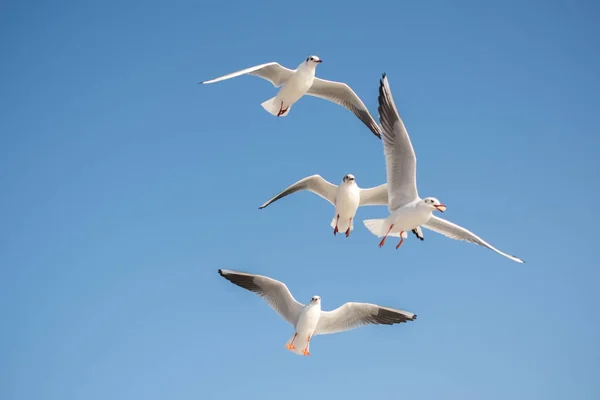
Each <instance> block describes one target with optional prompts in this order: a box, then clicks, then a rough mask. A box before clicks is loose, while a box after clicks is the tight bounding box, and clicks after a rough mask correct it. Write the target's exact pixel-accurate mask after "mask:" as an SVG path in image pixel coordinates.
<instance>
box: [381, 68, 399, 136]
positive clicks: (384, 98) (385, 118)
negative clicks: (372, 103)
mask: <svg viewBox="0 0 600 400" xmlns="http://www.w3.org/2000/svg"><path fill="white" fill-rule="evenodd" d="M388 87H389V84H388V82H387V76H386V74H385V73H383V76H382V78H381V79H380V80H379V96H378V97H377V101H378V103H379V104H378V106H377V111H378V112H379V122H380V124H381V128H382V131H383V134H384V135H385V136H386V137H388V139H391V140H393V134H392V132H393V127H394V122H395V120H396V119H397V117H396V115H395V114H396V112H395V106H394V103H393V100H392V94H391V93H390V91H389V89H388Z"/></svg>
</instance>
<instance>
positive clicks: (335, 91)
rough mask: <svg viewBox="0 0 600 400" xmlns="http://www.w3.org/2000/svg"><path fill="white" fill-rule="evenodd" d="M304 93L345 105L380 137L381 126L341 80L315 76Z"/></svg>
mask: <svg viewBox="0 0 600 400" xmlns="http://www.w3.org/2000/svg"><path fill="white" fill-rule="evenodd" d="M306 94H308V95H311V96H314V97H320V98H322V99H325V100H329V101H332V102H334V103H336V104H338V105H340V106H343V107H346V108H347V109H348V110H350V111H352V112H353V113H354V115H356V116H357V117H358V119H360V120H361V121H362V122H363V124H365V125H366V126H367V127H368V128H369V129H370V130H371V132H373V134H374V135H375V136H377V137H378V138H380V139H381V128H380V127H379V125H377V121H375V118H373V116H372V115H371V113H369V110H368V109H367V106H365V103H363V101H362V100H361V99H360V97H358V95H357V94H356V93H355V92H354V90H352V88H351V87H350V86H348V85H347V84H345V83H343V82H335V81H328V80H326V79H321V78H317V77H315V79H314V81H313V84H312V86H311V87H310V89H308V92H306Z"/></svg>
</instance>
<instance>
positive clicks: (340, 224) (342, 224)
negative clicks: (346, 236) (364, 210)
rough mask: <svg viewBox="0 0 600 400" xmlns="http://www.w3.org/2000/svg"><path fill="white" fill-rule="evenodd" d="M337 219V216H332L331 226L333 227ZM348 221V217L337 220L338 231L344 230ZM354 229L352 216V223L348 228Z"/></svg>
mask: <svg viewBox="0 0 600 400" xmlns="http://www.w3.org/2000/svg"><path fill="white" fill-rule="evenodd" d="M336 220H337V216H334V217H333V219H332V220H331V224H330V225H331V227H332V228H335V222H336ZM348 222H350V220H349V219H340V220H339V221H338V231H340V232H342V233H343V232H346V229H348ZM353 229H354V218H352V223H351V224H350V230H351V231H352V230H353Z"/></svg>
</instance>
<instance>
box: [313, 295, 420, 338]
mask: <svg viewBox="0 0 600 400" xmlns="http://www.w3.org/2000/svg"><path fill="white" fill-rule="evenodd" d="M415 319H417V315H416V314H413V313H411V312H408V311H403V310H397V309H395V308H389V307H382V306H379V305H377V304H370V303H354V302H350V303H346V304H344V305H342V306H341V307H338V308H336V309H335V310H333V311H321V317H320V318H319V322H318V324H317V328H316V329H315V333H314V334H315V335H328V334H332V333H338V332H343V331H347V330H350V329H355V328H358V327H360V326H363V325H393V324H399V323H403V322H407V321H414V320H415Z"/></svg>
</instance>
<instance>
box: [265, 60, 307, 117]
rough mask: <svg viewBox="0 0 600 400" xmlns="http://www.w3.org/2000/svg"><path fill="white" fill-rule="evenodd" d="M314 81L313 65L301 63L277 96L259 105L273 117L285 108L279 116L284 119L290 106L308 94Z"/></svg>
mask: <svg viewBox="0 0 600 400" xmlns="http://www.w3.org/2000/svg"><path fill="white" fill-rule="evenodd" d="M314 80H315V68H314V64H313V66H311V65H307V64H306V63H304V62H303V63H301V64H300V65H299V66H298V68H297V69H296V71H295V72H294V74H293V75H292V76H291V77H290V78H289V79H288V80H287V81H286V82H285V83H284V84H283V86H282V87H281V89H279V92H277V96H275V97H273V98H270V99H269V100H267V101H265V102H264V103H262V104H261V105H262V106H263V108H264V109H265V110H267V111H268V112H269V113H271V114H273V115H277V113H278V112H279V110H281V109H282V108H283V109H286V108H287V111H286V112H285V113H284V114H282V115H281V116H282V117H284V116H286V115H287V114H288V113H289V112H290V108H291V107H292V105H293V104H294V103H295V102H297V101H298V100H300V98H301V97H302V96H304V95H305V94H306V92H308V89H310V87H311V86H312V84H313V81H314ZM282 103H283V105H282Z"/></svg>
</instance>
